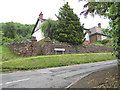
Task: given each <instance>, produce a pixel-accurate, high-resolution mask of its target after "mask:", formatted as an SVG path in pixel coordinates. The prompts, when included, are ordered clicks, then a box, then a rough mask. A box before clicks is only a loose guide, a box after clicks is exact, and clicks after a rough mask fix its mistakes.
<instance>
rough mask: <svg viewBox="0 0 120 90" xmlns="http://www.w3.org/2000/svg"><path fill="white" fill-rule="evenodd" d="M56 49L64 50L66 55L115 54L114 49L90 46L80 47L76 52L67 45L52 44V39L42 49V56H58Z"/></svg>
mask: <svg viewBox="0 0 120 90" xmlns="http://www.w3.org/2000/svg"><path fill="white" fill-rule="evenodd" d="M55 48H64V49H65V52H64V54H75V53H101V52H113V49H112V48H109V47H105V46H97V45H88V46H86V47H83V46H79V47H78V49H77V50H76V49H75V48H74V47H73V46H71V45H68V44H65V43H52V42H51V40H50V39H47V40H46V41H45V45H44V46H43V47H42V54H43V55H54V54H56V53H55V51H54V49H55Z"/></svg>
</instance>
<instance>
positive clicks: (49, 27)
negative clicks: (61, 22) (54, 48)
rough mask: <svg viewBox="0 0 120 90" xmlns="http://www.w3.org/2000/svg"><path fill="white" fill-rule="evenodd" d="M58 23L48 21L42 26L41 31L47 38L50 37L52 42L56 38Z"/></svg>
mask: <svg viewBox="0 0 120 90" xmlns="http://www.w3.org/2000/svg"><path fill="white" fill-rule="evenodd" d="M57 24H58V22H57V21H54V20H51V19H48V20H46V21H45V22H44V23H43V24H42V25H41V29H42V32H43V33H44V36H45V38H47V37H49V38H50V39H51V40H53V39H54V38H55V31H56V30H57Z"/></svg>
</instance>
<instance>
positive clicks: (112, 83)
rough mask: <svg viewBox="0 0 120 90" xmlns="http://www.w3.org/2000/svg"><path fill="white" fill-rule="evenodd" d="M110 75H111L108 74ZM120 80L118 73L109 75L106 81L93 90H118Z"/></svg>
mask: <svg viewBox="0 0 120 90" xmlns="http://www.w3.org/2000/svg"><path fill="white" fill-rule="evenodd" d="M107 74H109V73H107ZM119 81H120V80H119V79H118V73H114V74H113V75H108V76H107V78H105V81H104V82H103V83H102V84H100V85H98V86H96V87H93V88H118V87H119Z"/></svg>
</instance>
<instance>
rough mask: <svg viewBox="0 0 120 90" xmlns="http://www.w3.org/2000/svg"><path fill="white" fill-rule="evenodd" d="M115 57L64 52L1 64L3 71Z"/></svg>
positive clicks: (88, 61)
mask: <svg viewBox="0 0 120 90" xmlns="http://www.w3.org/2000/svg"><path fill="white" fill-rule="evenodd" d="M114 59H116V58H115V56H112V54H111V53H85V54H62V55H47V56H36V57H27V58H18V59H14V60H9V61H4V62H2V63H1V64H0V65H2V71H3V72H4V71H7V72H8V71H17V70H32V69H41V68H49V67H59V66H67V65H74V64H84V63H92V62H99V61H106V60H114Z"/></svg>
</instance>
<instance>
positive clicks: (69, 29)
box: [55, 2, 85, 46]
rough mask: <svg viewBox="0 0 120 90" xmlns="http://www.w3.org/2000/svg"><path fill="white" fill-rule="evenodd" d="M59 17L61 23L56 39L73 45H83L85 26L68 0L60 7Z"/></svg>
mask: <svg viewBox="0 0 120 90" xmlns="http://www.w3.org/2000/svg"><path fill="white" fill-rule="evenodd" d="M56 16H57V15H56ZM57 18H58V23H59V24H58V30H56V37H55V38H56V40H58V41H60V42H66V43H68V44H70V45H73V46H77V45H81V44H82V43H83V42H84V36H85V34H84V28H83V25H81V24H80V22H79V18H78V16H77V15H76V14H75V13H74V12H73V9H71V8H70V6H69V5H68V2H67V3H66V4H64V6H63V7H61V8H60V9H59V15H58V16H57Z"/></svg>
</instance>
